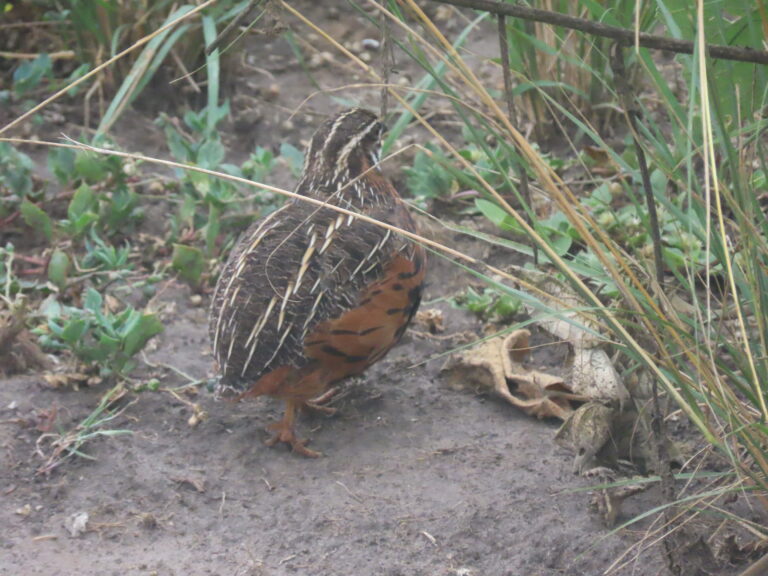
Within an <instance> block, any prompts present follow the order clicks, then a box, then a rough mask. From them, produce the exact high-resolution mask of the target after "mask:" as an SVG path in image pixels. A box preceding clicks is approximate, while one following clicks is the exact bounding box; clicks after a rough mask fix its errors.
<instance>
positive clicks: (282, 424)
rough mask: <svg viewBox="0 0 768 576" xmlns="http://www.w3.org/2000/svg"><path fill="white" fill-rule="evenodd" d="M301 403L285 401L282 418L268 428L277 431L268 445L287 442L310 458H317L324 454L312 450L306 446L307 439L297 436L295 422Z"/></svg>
mask: <svg viewBox="0 0 768 576" xmlns="http://www.w3.org/2000/svg"><path fill="white" fill-rule="evenodd" d="M299 405H301V402H300V401H298V400H286V401H285V415H284V416H283V418H282V419H281V420H279V421H277V422H275V423H274V424H270V425H269V427H268V428H267V429H268V430H271V431H273V432H275V435H274V436H272V438H270V439H269V440H267V442H266V444H267V446H274V445H275V444H277V443H278V442H285V443H286V444H290V445H291V449H292V450H293V451H294V452H296V453H298V454H301V455H302V456H306V457H308V458H317V457H318V456H322V454H321V453H320V452H317V451H315V450H310V449H309V448H307V447H306V443H307V441H306V440H301V439H299V438H297V437H296V431H295V430H294V423H295V421H296V408H297V407H298V406H299Z"/></svg>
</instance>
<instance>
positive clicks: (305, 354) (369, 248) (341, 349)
mask: <svg viewBox="0 0 768 576" xmlns="http://www.w3.org/2000/svg"><path fill="white" fill-rule="evenodd" d="M385 132H386V127H385V125H384V124H383V123H382V122H381V121H380V120H379V118H378V116H377V115H376V114H374V113H373V112H371V111H369V110H366V109H363V108H352V109H348V110H345V111H343V112H341V113H339V114H336V115H335V116H333V117H331V118H330V119H328V120H327V121H325V122H323V123H322V124H321V125H320V126H319V127H318V129H317V130H316V131H315V133H314V135H313V136H312V138H311V140H310V142H309V145H308V147H307V149H306V152H305V160H304V167H303V171H302V175H301V177H300V179H299V181H298V183H297V185H296V188H295V192H296V193H297V194H298V195H300V196H303V197H308V198H314V199H315V200H318V201H322V202H323V204H322V205H315V204H311V203H309V202H306V201H303V200H302V199H301V198H294V199H292V200H290V201H288V202H287V203H286V204H284V205H283V207H282V208H280V209H278V210H276V211H274V212H272V213H270V214H269V215H267V216H265V217H263V218H261V219H259V220H257V221H255V222H254V223H253V224H251V225H250V226H249V228H248V229H247V230H246V231H245V232H244V233H243V235H242V236H241V237H240V239H239V240H238V241H237V243H236V245H235V247H234V248H233V249H232V251H231V252H230V255H229V258H228V260H227V262H226V264H225V265H224V266H223V268H222V271H221V274H220V276H219V278H218V281H217V283H216V287H215V290H214V293H213V297H212V301H211V310H210V322H209V332H210V338H211V343H212V349H213V355H214V358H215V362H216V365H217V369H218V373H219V379H218V385H217V390H218V391H219V392H222V391H234V392H235V393H237V396H236V398H237V399H243V398H246V397H253V396H262V395H267V396H271V397H273V398H277V399H280V400H283V401H284V402H285V413H284V415H283V417H282V419H280V420H278V421H277V422H274V423H272V424H271V425H270V426H269V427H268V430H270V431H271V432H273V435H272V437H271V438H270V439H269V440H267V441H266V444H267V445H269V446H273V445H276V444H278V443H286V444H288V445H289V446H290V448H291V449H292V451H293V452H295V453H298V454H301V455H303V456H307V457H318V456H321V455H322V453H321V452H318V451H315V450H311V449H310V448H308V447H307V445H306V444H307V440H304V439H301V438H299V437H298V435H297V434H296V430H295V424H296V419H297V413H298V412H299V411H301V410H304V409H308V408H320V409H323V408H324V409H325V410H326V411H330V409H328V408H327V407H324V406H320V402H321V401H322V400H324V399H325V398H326V397H327V395H328V394H329V393H331V392H332V391H333V389H332V386H333V385H335V384H336V383H338V382H340V381H342V380H344V379H346V378H349V377H351V376H356V375H360V374H362V373H363V372H364V371H365V370H366V369H367V368H368V367H369V366H371V365H372V364H374V363H375V362H378V361H379V360H381V359H382V358H383V357H384V356H385V355H386V354H387V353H388V352H389V351H390V350H391V349H392V347H393V346H395V344H397V343H398V341H399V340H400V339H401V338H402V336H403V334H404V333H405V331H406V329H407V327H408V324H409V323H410V322H411V320H412V319H413V317H414V315H415V314H416V311H417V310H418V307H419V304H420V302H421V298H422V292H423V289H424V279H425V274H426V265H427V262H426V254H425V250H424V247H423V246H422V245H420V244H419V243H417V242H414V241H412V240H410V239H409V238H407V237H406V236H404V235H402V234H400V233H398V232H397V231H394V230H392V229H391V228H385V227H382V226H379V225H377V224H374V223H372V222H369V221H364V220H362V219H360V218H358V217H357V216H355V215H356V214H359V215H364V216H367V217H370V218H372V219H375V220H377V221H380V222H383V223H386V224H389V225H390V226H392V227H396V228H397V229H400V230H404V231H406V232H411V233H415V232H416V226H415V224H414V221H413V219H412V217H411V215H410V214H409V212H408V208H407V206H406V204H405V203H404V202H403V200H402V199H401V197H400V196H399V194H398V192H397V190H396V189H395V187H394V186H393V185H392V183H391V182H390V181H389V180H388V179H387V177H386V176H385V175H384V174H383V173H382V172H381V170H380V154H381V141H382V136H383V134H384V133H385ZM330 206H336V207H340V208H344V209H346V210H348V211H350V212H352V213H353V214H344V213H340V212H338V211H336V210H333V209H332V208H330Z"/></svg>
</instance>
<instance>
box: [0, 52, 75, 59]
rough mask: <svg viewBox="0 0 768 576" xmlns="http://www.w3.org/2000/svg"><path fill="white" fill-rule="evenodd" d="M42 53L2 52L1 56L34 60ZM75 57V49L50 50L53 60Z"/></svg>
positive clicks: (49, 54)
mask: <svg viewBox="0 0 768 576" xmlns="http://www.w3.org/2000/svg"><path fill="white" fill-rule="evenodd" d="M40 56H41V55H40V54H36V53H30V52H0V58H7V59H9V60H34V59H35V58H39V57H40ZM74 57H75V52H74V50H60V51H59V52H49V53H48V58H50V59H51V60H72V59H73V58H74Z"/></svg>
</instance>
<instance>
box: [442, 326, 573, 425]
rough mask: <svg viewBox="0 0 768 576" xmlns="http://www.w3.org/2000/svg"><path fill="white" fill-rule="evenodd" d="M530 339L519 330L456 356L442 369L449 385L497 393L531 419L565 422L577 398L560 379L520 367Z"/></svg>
mask: <svg viewBox="0 0 768 576" xmlns="http://www.w3.org/2000/svg"><path fill="white" fill-rule="evenodd" d="M529 338H530V332H528V331H527V330H516V331H514V332H512V333H511V334H510V335H509V336H506V337H504V336H498V337H496V338H492V339H490V340H487V341H486V342H484V343H483V344H480V345H479V346H476V347H475V348H472V350H468V351H466V352H462V353H460V354H456V355H454V356H453V357H451V358H450V359H449V360H448V362H446V364H445V365H444V366H443V368H442V371H443V372H445V373H447V375H448V385H449V386H451V387H453V388H457V389H466V388H473V389H480V390H483V391H487V392H491V393H494V394H496V395H497V396H499V397H501V398H503V399H504V400H506V401H507V402H509V403H510V404H512V405H513V406H516V407H517V408H520V409H521V410H523V411H524V412H525V413H526V414H528V415H529V416H536V417H537V418H560V419H561V420H565V418H567V417H568V415H569V414H570V413H571V412H572V410H573V408H572V406H571V401H572V400H574V399H578V398H576V397H575V396H574V395H573V394H572V393H571V391H570V390H569V389H568V388H567V387H566V386H565V384H564V382H563V380H562V379H561V378H559V377H557V376H554V375H552V374H546V373H544V372H539V371H536V370H529V369H527V368H525V367H524V366H523V365H522V364H521V363H520V362H521V360H522V359H523V358H524V357H525V356H526V355H527V354H528V352H529V349H530V348H529Z"/></svg>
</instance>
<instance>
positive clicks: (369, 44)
mask: <svg viewBox="0 0 768 576" xmlns="http://www.w3.org/2000/svg"><path fill="white" fill-rule="evenodd" d="M362 45H363V48H365V49H366V50H378V49H379V48H381V42H379V41H378V40H376V39H375V38H363V42H362Z"/></svg>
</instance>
